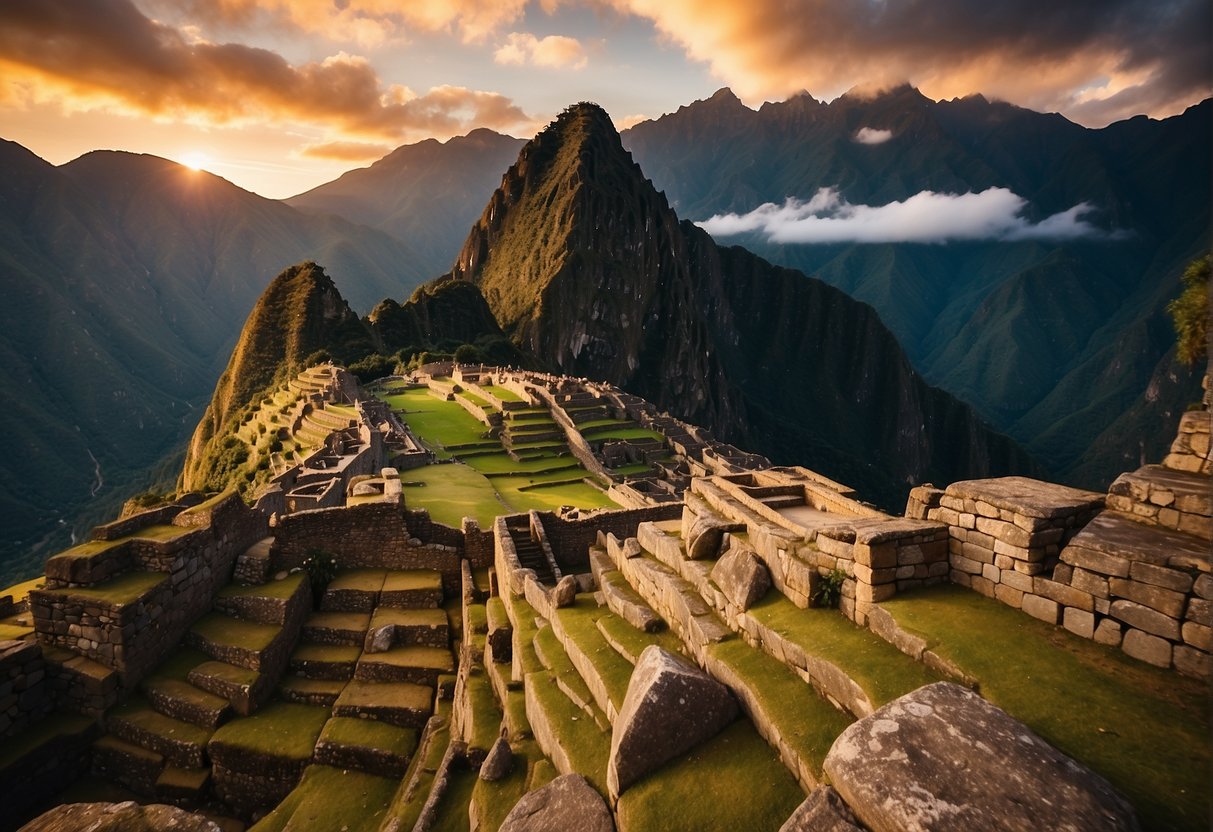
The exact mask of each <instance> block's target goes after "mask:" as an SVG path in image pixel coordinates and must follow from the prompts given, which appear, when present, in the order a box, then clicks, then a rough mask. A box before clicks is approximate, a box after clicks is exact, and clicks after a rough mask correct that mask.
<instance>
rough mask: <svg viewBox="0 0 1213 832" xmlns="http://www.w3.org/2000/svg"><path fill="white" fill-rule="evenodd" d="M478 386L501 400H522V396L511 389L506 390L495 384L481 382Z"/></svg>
mask: <svg viewBox="0 0 1213 832" xmlns="http://www.w3.org/2000/svg"><path fill="white" fill-rule="evenodd" d="M480 387H481V389H482V390H484V391H486V392H488V393H492V394H493V395H494V396H496V397H497V398H499V399H501V401H503V402H521V401H524V399H523V398H522V396H519V395H518V394H517V393H515V392H514V391H513V390H507V389H506V388H504V387H501V386H500V385H497V384H482V385H480Z"/></svg>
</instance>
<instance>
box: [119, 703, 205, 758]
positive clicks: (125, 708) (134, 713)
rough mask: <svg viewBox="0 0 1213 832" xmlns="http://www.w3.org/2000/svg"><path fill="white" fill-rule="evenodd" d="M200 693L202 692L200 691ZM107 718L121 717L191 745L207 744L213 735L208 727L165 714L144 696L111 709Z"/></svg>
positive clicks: (124, 720)
mask: <svg viewBox="0 0 1213 832" xmlns="http://www.w3.org/2000/svg"><path fill="white" fill-rule="evenodd" d="M199 693H202V692H201V691H199ZM204 695H206V696H209V694H204ZM106 718H107V720H111V721H112V720H115V719H119V720H122V721H123V722H126V723H128V724H130V725H133V726H134V727H136V728H138V729H139V730H141V731H145V732H147V733H149V734H155V735H156V736H159V737H164V738H165V739H168V740H172V741H173V742H178V743H188V744H189V745H198V746H202V745H206V741H207V740H209V739H210V737H211V732H210V731H209V730H207V729H206V728H201V727H199V726H197V725H194V724H193V723H191V722H183V721H181V720H179V719H173V718H172V717H169V716H165V715H164V714H162V713H160V712H159V711H157V710H155V709H154V708H153V707H152V706H151V704H150V703H148V701H147V700H146V699H143V698H142V697H134V698H132V699H131V700H130V701H128V702H126V703H125V704H122V705H119V706H117V707H116V708H113V709H111V710H110V711H109V713H108V714H107V717H106Z"/></svg>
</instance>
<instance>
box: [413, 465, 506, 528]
mask: <svg viewBox="0 0 1213 832" xmlns="http://www.w3.org/2000/svg"><path fill="white" fill-rule="evenodd" d="M404 479H405V481H406V482H422V483H425V485H424V486H423V487H420V488H418V487H409V486H406V487H405V488H404V501H405V503H406V504H407V505H408V506H409V507H411V508H424V509H427V510H428V511H429V512H430V517H431V518H432V519H433V520H434V521H435V522H438V523H442V524H444V525H447V526H451V527H453V528H456V529H457V528H459V526H460V524H461V523H462V522H463V518H464V517H471V518H472V519H474V520H476V522H478V523H479V524H480V527H481V528H482V529H484V528H491V527H492V523H493V520H494V519H495V518H496V517H497V516H498V515H501V514H509V513H513V511H514V509H513V506H510V505H505V504H503V503H502V501H501V498H500V496H499V495H498V493H497V490H496V489H495V488H494V487H493V483H491V482H490V481H489V480H488V478H487V477H485V476H484V475H483V474H481V473H480V472H478V471H476V470H474V469H472V468H469V467H468V466H467V465H464V464H461V463H453V464H449V465H427V466H425V467H424V468H415V469H413V470H411V471H408V472H406V473H405V475H404Z"/></svg>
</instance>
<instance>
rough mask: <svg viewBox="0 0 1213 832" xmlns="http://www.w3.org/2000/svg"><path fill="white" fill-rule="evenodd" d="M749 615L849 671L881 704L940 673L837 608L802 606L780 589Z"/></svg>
mask: <svg viewBox="0 0 1213 832" xmlns="http://www.w3.org/2000/svg"><path fill="white" fill-rule="evenodd" d="M749 612H750V614H751V615H753V616H754V617H755V618H756V619H758V621H759V622H761V623H762V624H764V625H765V626H767V627H770V628H771V629H772V630H774V631H775V632H777V633H779V634H780V635H782V636H784V637H785V638H787V639H788V640H789V641H792V642H794V643H796V644H798V645H800V646H801V647H802V648H803V649H804V651H805V652H806V653H808V654H809V655H811V656H817V657H818V658H821V659H825V660H826V661H828V662H831V663H833V664H834V665H836V666H837V667H838V668H840V669H841V670H842V671H843V672H844V673H846V674H847V675H848V676H850V677H851V678H852V679H854V680H855V682H856V683H857V684H858V685H859V687H860V688H862V689H863V691H864V693H866V694H867V696H868V699H869V700H871V702H872V705H873V706H874V707H877V708H879V707H880V706H881V705H884V704H885V703H887V702H891V701H893V700H894V699H896V698H897V697H899V696H902V695H904V694H907V693H909V692H910V691H912V690H916V689H918V688H920V687H922V686H923V685H929V684H931V683H932V682H938V681H939V679H940V676H939V675H938V674H936V673H935V672H933V671H931V670H930V669H928V668H927V667H926V666H925V665H923V664H922V663H921V662H916V661H914V660H913V659H912V658H910V657H909V656H907V655H906V654H904V653H902V652H901V651H900V650H898V649H897V648H896V647H894V646H893V645H891V644H889V643H888V642H887V641H885V640H884V639H882V638H880V637H879V636H877V635H876V634H875V633H873V632H872V631H871V630H865V629H861V628H859V627H856V626H855V625H854V624H852V623H851V622H850V621H848V620H847V619H846V618H844V617H843V616H842V615H841V614H840V613H839V612H838V611H837V610H832V609H823V608H816V607H814V608H810V609H800V608H799V607H797V606H796V605H795V604H793V603H792V602H791V601H789V600H788V599H787V597H786V596H784V595H782V594H780V593H778V592H769V593H767V596H766V598H764V599H763V600H761V601H759V602H758V603H757V604H755V605H754V606H752V607H750V610H749Z"/></svg>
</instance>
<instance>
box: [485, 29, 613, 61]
mask: <svg viewBox="0 0 1213 832" xmlns="http://www.w3.org/2000/svg"><path fill="white" fill-rule="evenodd" d="M493 60H495V61H496V62H497V63H499V64H512V65H516V66H523V65H526V64H531V65H533V66H546V67H552V68H554V69H559V68H562V67H567V68H569V69H584V68H585V65H586V63H587V61H588V60H589V59H588V58H587V57H586V54H585V48H584V47H583V46H582V45H581V42H580V41H578V40H577V39H576V38H570V37H565V36H564V35H548V36H547V37H545V38H537V37H535V36H534V35H532V34H530V33H528V32H510V33H509V34H508V35H507V36H506V41H505V43H504V44H502V46H501V47H500V48H499V49H498V50H497V51H496V52H494V53H493Z"/></svg>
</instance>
